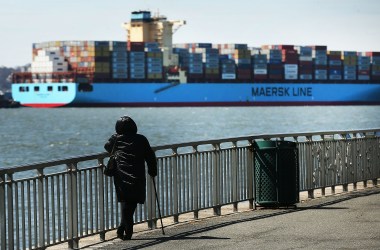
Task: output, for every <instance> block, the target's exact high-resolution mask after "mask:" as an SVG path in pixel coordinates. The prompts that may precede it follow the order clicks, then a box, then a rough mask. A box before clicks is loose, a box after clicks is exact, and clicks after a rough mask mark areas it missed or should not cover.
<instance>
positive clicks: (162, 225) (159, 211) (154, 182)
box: [152, 177, 165, 235]
mask: <svg viewBox="0 0 380 250" xmlns="http://www.w3.org/2000/svg"><path fill="white" fill-rule="evenodd" d="M152 180H153V186H154V192H155V193H156V201H157V206H158V215H159V216H160V220H161V230H162V234H163V235H165V231H164V224H162V217H161V210H160V203H159V202H158V196H157V189H156V181H155V180H154V177H152Z"/></svg>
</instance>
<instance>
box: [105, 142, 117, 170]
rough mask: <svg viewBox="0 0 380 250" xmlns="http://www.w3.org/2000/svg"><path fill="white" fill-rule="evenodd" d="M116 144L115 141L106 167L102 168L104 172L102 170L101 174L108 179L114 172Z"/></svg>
mask: <svg viewBox="0 0 380 250" xmlns="http://www.w3.org/2000/svg"><path fill="white" fill-rule="evenodd" d="M116 143H117V141H115V143H114V144H113V147H112V151H111V155H110V158H109V160H108V163H107V165H106V166H105V167H104V170H103V174H104V175H106V176H109V177H112V176H114V175H115V172H116V166H117V161H116V154H114V150H115V145H116Z"/></svg>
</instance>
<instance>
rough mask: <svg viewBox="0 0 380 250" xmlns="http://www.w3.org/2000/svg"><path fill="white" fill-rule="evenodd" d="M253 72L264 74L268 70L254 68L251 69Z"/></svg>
mask: <svg viewBox="0 0 380 250" xmlns="http://www.w3.org/2000/svg"><path fill="white" fill-rule="evenodd" d="M253 73H254V74H255V75H266V74H268V70H266V69H255V70H253Z"/></svg>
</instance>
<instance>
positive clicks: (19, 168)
mask: <svg viewBox="0 0 380 250" xmlns="http://www.w3.org/2000/svg"><path fill="white" fill-rule="evenodd" d="M368 132H376V133H377V132H380V129H359V130H350V131H347V130H333V131H319V132H318V131H317V132H304V133H280V134H258V135H247V136H239V137H230V138H222V139H212V140H203V141H194V142H185V143H175V144H167V145H160V146H153V147H152V148H153V150H155V151H159V150H165V149H172V148H183V147H192V146H202V145H208V144H220V143H224V142H231V141H245V140H257V139H271V138H284V137H303V136H316V135H329V134H356V133H368ZM108 155H109V154H108V153H107V152H101V153H95V154H89V155H83V156H76V157H70V158H65V159H57V160H53V161H46V162H37V163H31V164H27V165H21V166H11V167H6V168H0V174H13V173H16V172H21V171H28V170H34V169H38V168H46V167H53V166H57V165H66V164H71V163H77V162H79V161H88V160H97V159H99V158H106V157H108Z"/></svg>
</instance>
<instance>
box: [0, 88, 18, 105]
mask: <svg viewBox="0 0 380 250" xmlns="http://www.w3.org/2000/svg"><path fill="white" fill-rule="evenodd" d="M20 106H21V104H20V102H16V101H14V100H13V99H12V98H10V97H8V96H7V95H6V94H5V93H4V92H3V91H1V90H0V108H18V107H20Z"/></svg>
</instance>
